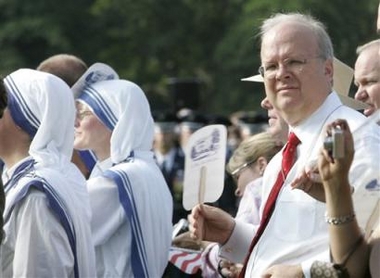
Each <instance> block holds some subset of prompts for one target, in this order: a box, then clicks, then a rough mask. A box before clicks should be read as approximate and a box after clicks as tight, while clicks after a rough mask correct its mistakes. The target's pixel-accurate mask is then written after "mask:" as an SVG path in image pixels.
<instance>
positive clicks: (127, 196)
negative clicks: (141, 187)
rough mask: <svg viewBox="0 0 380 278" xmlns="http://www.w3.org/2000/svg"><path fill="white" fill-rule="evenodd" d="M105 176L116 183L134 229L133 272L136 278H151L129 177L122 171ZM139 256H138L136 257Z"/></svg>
mask: <svg viewBox="0 0 380 278" xmlns="http://www.w3.org/2000/svg"><path fill="white" fill-rule="evenodd" d="M104 176H105V177H108V178H110V179H112V180H114V181H115V183H116V184H117V187H118V191H119V200H120V203H121V205H122V207H123V208H124V211H125V213H126V215H127V217H128V219H129V221H130V223H131V228H132V250H131V254H133V255H132V271H133V275H134V277H149V272H148V264H147V256H146V249H145V243H144V239H143V234H142V229H141V224H140V219H139V217H138V214H137V211H136V210H135V208H136V203H135V199H134V196H133V191H132V187H131V182H130V180H129V178H128V175H127V174H126V173H124V172H122V171H117V170H107V171H105V172H104ZM135 254H137V256H136V255H135Z"/></svg>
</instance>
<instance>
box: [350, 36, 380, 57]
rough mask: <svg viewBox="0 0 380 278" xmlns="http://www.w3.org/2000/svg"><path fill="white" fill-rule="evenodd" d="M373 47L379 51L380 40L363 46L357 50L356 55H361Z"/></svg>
mask: <svg viewBox="0 0 380 278" xmlns="http://www.w3.org/2000/svg"><path fill="white" fill-rule="evenodd" d="M372 47H377V49H380V39H377V40H373V41H370V42H368V43H366V44H363V45H361V46H359V47H358V48H356V54H358V55H359V54H360V53H362V52H363V51H365V50H367V49H369V48H372Z"/></svg>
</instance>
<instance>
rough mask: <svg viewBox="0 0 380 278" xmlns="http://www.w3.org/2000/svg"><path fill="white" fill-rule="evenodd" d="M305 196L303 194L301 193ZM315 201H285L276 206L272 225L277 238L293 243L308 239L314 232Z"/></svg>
mask: <svg viewBox="0 0 380 278" xmlns="http://www.w3.org/2000/svg"><path fill="white" fill-rule="evenodd" d="M301 194H305V193H301ZM317 214H318V213H317V204H316V201H315V200H302V201H301V200H287V199H286V198H284V199H283V200H281V201H279V202H278V203H277V204H276V208H275V212H274V215H273V219H271V220H272V223H271V224H272V225H273V226H274V232H275V235H276V237H277V238H279V239H281V240H284V241H289V242H295V241H300V240H305V239H307V238H309V237H310V236H311V235H312V234H313V233H314V231H315V228H316V218H317Z"/></svg>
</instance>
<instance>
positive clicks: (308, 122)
mask: <svg viewBox="0 0 380 278" xmlns="http://www.w3.org/2000/svg"><path fill="white" fill-rule="evenodd" d="M342 105H343V104H342V102H341V101H340V99H339V97H338V95H337V93H336V92H335V91H333V92H331V93H330V94H329V95H328V96H327V98H326V99H325V101H324V102H323V104H322V105H321V106H320V107H319V108H318V109H317V110H316V111H315V112H314V113H313V114H311V116H310V117H308V118H307V119H305V120H303V121H302V122H301V123H300V124H299V125H297V126H295V127H290V130H289V132H290V131H292V132H294V133H295V134H296V135H297V137H298V139H300V141H301V143H307V142H313V140H310V139H311V138H312V137H315V136H316V135H317V136H319V135H320V133H321V132H322V131H323V130H322V129H323V127H324V126H325V125H326V124H327V123H326V120H327V119H328V116H329V115H330V114H331V113H332V112H334V111H335V110H336V109H337V108H338V107H340V106H342ZM316 130H319V131H320V132H318V133H316Z"/></svg>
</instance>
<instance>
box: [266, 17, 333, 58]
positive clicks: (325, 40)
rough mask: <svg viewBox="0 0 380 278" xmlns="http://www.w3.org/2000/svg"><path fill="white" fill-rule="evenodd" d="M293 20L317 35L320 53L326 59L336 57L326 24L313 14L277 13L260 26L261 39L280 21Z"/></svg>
mask: <svg viewBox="0 0 380 278" xmlns="http://www.w3.org/2000/svg"><path fill="white" fill-rule="evenodd" d="M289 21H293V22H295V23H298V24H300V25H303V26H305V27H307V28H309V29H310V30H311V31H312V32H313V33H314V34H315V36H316V38H317V41H318V48H319V51H320V53H319V55H320V56H321V57H322V58H324V59H332V58H333V57H334V48H333V45H332V42H331V38H330V36H329V35H328V34H327V31H326V27H325V25H324V24H323V23H322V22H320V21H318V20H316V19H315V18H314V17H312V16H311V15H306V14H301V13H287V14H284V13H276V14H274V15H272V16H271V17H270V18H268V19H266V20H264V22H263V24H262V25H261V28H260V36H261V41H262V40H263V37H264V36H265V34H266V33H267V32H268V31H270V30H271V29H272V28H273V27H275V26H277V25H278V24H280V23H284V22H289Z"/></svg>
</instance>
